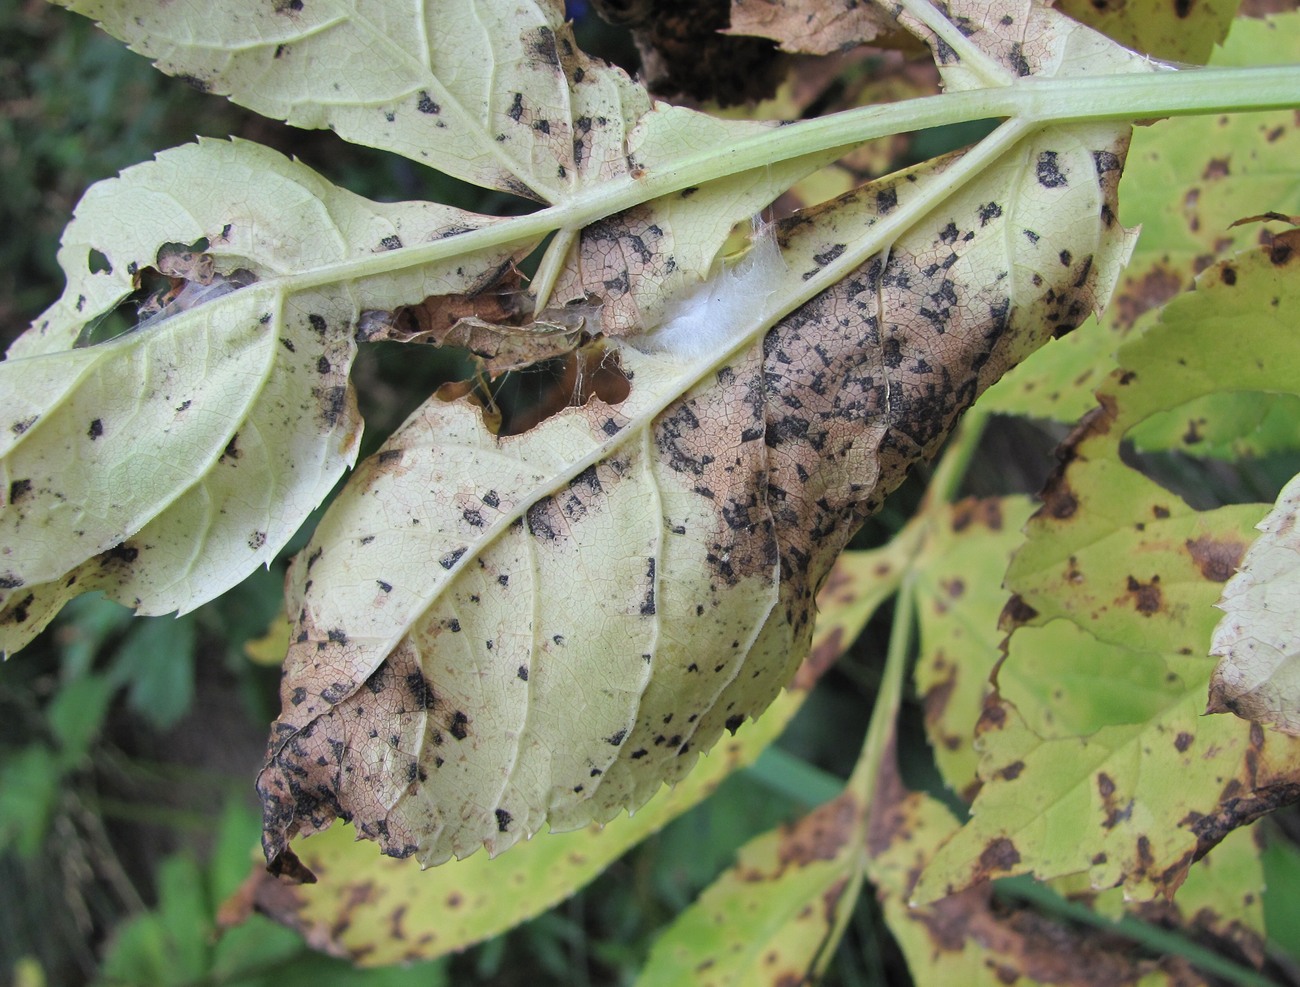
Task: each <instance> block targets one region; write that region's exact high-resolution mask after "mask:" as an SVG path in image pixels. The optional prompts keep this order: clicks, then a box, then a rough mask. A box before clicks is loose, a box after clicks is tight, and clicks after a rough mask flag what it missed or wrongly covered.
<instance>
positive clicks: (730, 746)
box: [231, 549, 897, 966]
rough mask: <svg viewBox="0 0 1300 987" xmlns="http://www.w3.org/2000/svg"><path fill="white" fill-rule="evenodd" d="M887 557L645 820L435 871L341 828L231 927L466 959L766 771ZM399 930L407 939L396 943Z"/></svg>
mask: <svg viewBox="0 0 1300 987" xmlns="http://www.w3.org/2000/svg"><path fill="white" fill-rule="evenodd" d="M887 554H888V550H887V549H886V550H882V551H877V552H852V553H846V554H845V555H843V556H841V557H840V559H839V561H838V562H837V563H836V566H835V569H834V570H833V571H832V573H831V577H830V579H829V580H828V581H827V585H826V587H825V589H823V591H822V593H821V594H820V596H819V598H818V606H819V613H818V618H817V630H816V632H815V634H814V635H813V645H812V649H811V651H810V653H809V656H808V658H807V659H806V660H805V661H804V663H803V664H802V665H801V666H800V667H799V671H798V672H797V673H796V674H795V676H794V678H793V680H792V681H791V683H790V686H789V687H788V688H787V689H786V690H785V691H784V692H783V693H782V694H781V695H780V696H778V697H777V698H776V699H775V700H774V701H773V703H772V705H771V706H769V707H768V708H767V710H766V711H765V712H764V713H763V715H762V716H761V717H760V718H759V719H758V721H757V722H755V723H753V724H752V725H750V726H747V727H746V728H745V729H744V730H742V731H740V732H738V733H737V734H736V735H735V736H734V737H728V738H726V739H724V740H723V741H722V742H721V743H719V744H718V745H717V746H716V747H714V748H713V750H711V751H710V752H709V753H708V754H706V755H704V756H703V757H701V758H700V762H699V764H698V765H696V767H695V769H694V770H693V771H692V772H691V773H690V774H689V775H688V776H687V777H686V778H684V779H683V780H682V781H681V783H680V784H678V785H676V786H674V787H673V788H672V789H670V790H663V791H660V792H659V793H658V794H657V795H656V796H655V797H654V798H652V799H651V800H650V802H649V803H647V804H646V805H645V806H644V807H643V808H642V809H641V810H640V811H639V812H637V813H636V814H635V815H632V816H618V817H616V818H614V819H611V820H610V821H609V823H608V824H606V825H604V826H589V827H587V828H585V829H582V830H577V831H574V832H570V833H539V834H538V835H537V836H536V837H535V838H534V839H532V840H529V841H528V842H526V843H522V844H520V845H519V846H517V847H515V848H514V849H513V850H512V851H511V852H510V854H509V855H507V856H505V857H503V858H499V859H496V860H489V859H488V858H487V857H486V856H484V855H483V854H475V855H474V856H472V857H469V858H467V859H465V860H458V861H448V862H447V863H446V864H444V865H443V866H442V867H439V868H437V869H435V870H431V871H424V870H422V869H421V868H420V867H419V866H418V865H417V863H416V861H413V860H396V859H394V858H392V857H385V856H381V855H380V854H379V853H378V852H377V850H376V848H375V846H374V845H373V844H371V843H369V842H367V841H363V840H361V839H360V837H358V836H357V835H356V831H355V830H353V829H352V828H351V827H344V826H333V827H331V828H330V829H328V830H326V831H325V832H324V833H321V834H319V835H318V836H315V837H312V838H311V839H310V840H307V841H302V840H299V841H297V842H296V843H295V850H296V852H297V853H298V854H300V855H301V857H302V860H303V862H304V864H305V865H306V866H307V867H308V868H310V870H311V871H312V872H313V873H314V874H315V875H316V876H317V878H318V880H317V883H315V884H304V885H301V886H298V887H296V888H293V889H290V888H288V887H286V886H285V884H284V883H283V882H281V881H280V880H279V879H277V878H275V877H272V876H270V875H269V874H267V872H266V871H265V869H264V868H262V867H257V868H256V871H255V873H254V874H253V875H252V876H251V877H250V878H249V881H248V882H247V883H246V885H245V887H244V889H243V890H242V891H241V892H240V894H239V895H238V896H236V899H234V900H232V902H231V906H232V907H233V911H234V912H235V913H236V914H234V915H233V916H232V917H234V918H242V917H244V915H245V914H246V912H247V909H248V908H249V907H250V906H253V905H255V906H256V908H257V909H258V910H259V911H261V912H263V913H265V914H268V915H270V916H272V917H273V918H275V919H276V920H277V921H280V922H283V923H285V924H287V925H291V926H294V927H295V928H298V929H300V930H301V931H302V932H303V934H304V935H305V936H306V937H307V939H308V940H309V941H310V942H312V943H313V944H315V945H316V946H317V948H322V949H325V950H327V951H328V952H331V953H336V954H340V955H346V956H349V957H351V958H352V959H353V960H355V961H356V962H358V963H359V964H362V965H365V966H371V965H374V966H381V965H385V964H388V963H393V962H397V961H399V960H410V959H412V958H414V957H417V956H418V957H421V958H432V957H435V956H443V955H445V954H447V953H451V952H455V951H457V950H460V949H463V948H465V947H466V946H468V945H470V944H472V943H475V942H478V941H480V940H483V939H486V938H488V937H490V936H493V935H496V934H497V933H499V932H501V931H504V930H505V929H508V928H511V927H513V926H514V925H517V924H518V923H519V922H522V921H524V920H525V919H528V918H531V917H532V916H534V915H537V914H539V913H540V912H543V911H545V910H546V909H547V908H549V907H551V906H552V905H554V904H555V903H556V902H558V901H560V900H561V899H563V898H564V897H566V896H567V895H569V894H571V893H573V892H574V891H576V890H578V889H579V888H581V887H582V886H583V885H585V884H586V883H587V882H588V881H590V880H591V879H592V878H594V877H595V876H596V875H597V874H599V873H600V872H601V871H603V870H604V869H605V868H606V867H607V866H609V864H610V863H612V862H613V861H614V860H616V859H617V858H618V857H619V856H621V855H622V854H623V853H624V852H626V851H627V850H628V849H629V848H630V847H632V846H634V845H636V844H637V843H639V842H640V841H641V840H643V839H645V838H646V837H647V836H649V835H651V834H652V833H655V832H658V831H659V830H660V829H661V828H662V827H663V826H664V825H666V824H667V823H668V822H669V821H671V820H672V819H675V818H676V817H677V816H678V815H680V814H682V813H683V812H685V811H686V810H687V809H689V808H691V807H692V806H694V805H696V804H697V803H699V802H700V801H702V800H703V799H705V798H707V797H708V796H709V795H711V794H712V792H713V790H714V789H715V788H716V787H717V785H718V784H719V782H721V781H722V780H723V779H724V778H725V777H727V776H728V775H729V774H731V773H732V772H733V771H736V770H739V769H740V768H743V767H745V766H747V765H749V764H752V763H753V762H754V761H755V760H756V759H757V757H758V755H759V754H760V753H761V752H762V751H763V750H765V749H766V748H767V746H768V745H769V744H770V743H771V742H772V741H773V740H774V739H775V738H776V737H777V736H778V735H779V734H780V732H781V731H782V730H783V729H784V728H785V726H786V724H787V723H788V722H789V721H790V719H791V718H792V717H793V716H794V714H795V713H796V712H797V711H798V710H799V708H800V706H801V705H802V704H803V700H804V698H805V697H806V696H807V694H808V693H809V692H810V691H811V690H812V688H813V686H814V685H816V683H817V681H818V680H819V679H820V677H821V675H822V673H824V672H825V671H826V670H827V669H828V668H830V666H831V665H832V664H834V662H835V660H836V659H837V658H838V657H839V656H840V654H841V653H842V652H843V651H844V649H845V648H847V647H848V646H849V645H850V644H851V643H852V642H853V640H854V638H856V637H857V635H858V632H859V631H860V630H861V629H862V625H863V624H865V623H866V621H867V619H868V618H869V617H870V616H871V613H872V612H873V611H874V610H875V608H876V607H877V606H878V605H879V604H880V602H881V601H882V599H883V598H884V597H886V596H888V594H889V593H890V592H892V591H893V587H894V586H895V585H896V583H897V579H896V576H895V578H891V573H890V565H889V562H888V561H886V558H885V557H886V556H887ZM882 569H883V570H884V571H881V570H882ZM395 921H396V922H398V924H399V926H400V927H401V929H402V931H403V936H402V937H400V938H399V937H395V936H393V935H391V930H392V928H393V923H394V922H395Z"/></svg>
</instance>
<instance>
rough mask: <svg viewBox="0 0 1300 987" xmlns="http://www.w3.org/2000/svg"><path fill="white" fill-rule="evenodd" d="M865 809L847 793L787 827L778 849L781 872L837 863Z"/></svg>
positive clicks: (783, 831) (782, 834)
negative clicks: (830, 861) (818, 864)
mask: <svg viewBox="0 0 1300 987" xmlns="http://www.w3.org/2000/svg"><path fill="white" fill-rule="evenodd" d="M861 809H862V807H861V805H860V804H859V803H858V801H857V799H856V798H854V797H853V796H852V795H849V794H848V793H846V794H844V795H841V796H840V797H839V798H837V799H835V800H834V801H831V802H827V803H826V804H825V805H822V806H819V807H818V808H816V809H814V810H813V811H812V812H810V813H809V814H808V815H806V816H804V817H803V818H802V819H800V820H799V821H798V822H796V823H794V824H793V825H791V826H788V827H785V828H784V829H783V830H782V832H781V840H780V844H779V846H778V847H777V859H778V861H779V862H780V870H779V871H778V873H780V872H783V871H784V870H785V869H786V868H787V867H790V866H794V867H805V866H807V865H808V864H811V863H815V862H816V861H819V860H834V859H835V857H836V855H837V854H838V853H839V852H840V850H842V849H843V848H844V846H845V844H846V843H848V841H849V840H850V839H851V838H852V837H853V833H854V830H855V828H856V826H857V822H858V819H859V815H860V813H861Z"/></svg>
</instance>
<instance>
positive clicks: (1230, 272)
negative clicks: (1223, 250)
mask: <svg viewBox="0 0 1300 987" xmlns="http://www.w3.org/2000/svg"><path fill="white" fill-rule="evenodd" d="M1221 277H1222V278H1223V283H1224V284H1226V285H1227V286H1228V287H1229V288H1231V287H1232V286H1233V285H1235V284H1236V283H1237V271H1236V268H1233V267H1230V266H1228V265H1224V267H1223V273H1222V275H1221Z"/></svg>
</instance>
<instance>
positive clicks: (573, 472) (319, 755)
mask: <svg viewBox="0 0 1300 987" xmlns="http://www.w3.org/2000/svg"><path fill="white" fill-rule="evenodd" d="M1032 13H1033V18H1035V20H1033V24H1034V25H1035V26H1036V27H1042V26H1043V22H1041V21H1038V20H1037V18H1039V17H1043V18H1050V15H1049V14H1047V13H1046V12H1044V11H1042V10H1040V9H1038V8H1034V10H1033V12H1032ZM1057 26H1059V25H1057V23H1056V22H1053V21H1050V20H1048V21H1047V27H1048V28H1049V29H1054V28H1055V27H1057ZM1049 33H1050V31H1049ZM1066 37H1067V40H1068V39H1069V38H1070V37H1071V36H1070V35H1068V34H1067V35H1066ZM996 40H997V44H998V45H999V46H1001V47H1000V48H997V51H998V52H999V55H1000V56H1004V57H1006V58H1007V59H1014V58H1016V57H1019V58H1024V57H1025V55H1024V53H1023V51H1022V50H1021V49H1019V48H1016V47H1015V46H1014V44H1013V42H1012V41H1010V40H1008V39H1007V38H1005V37H999V38H997V39H996ZM1061 43H1062V45H1066V50H1067V52H1068V50H1070V49H1069V45H1067V44H1066V41H1062V42H1061ZM1075 43H1077V38H1076V39H1074V40H1073V41H1069V44H1070V45H1072V44H1075ZM1030 57H1033V58H1040V57H1041V59H1042V60H1043V62H1044V63H1047V64H1050V65H1051V66H1052V67H1053V68H1055V67H1057V66H1058V64H1059V63H1060V62H1061V60H1062V58H1064V56H1063V55H1062V52H1061V51H1060V50H1056V49H1052V48H1051V47H1050V46H1046V47H1045V48H1044V49H1043V50H1041V51H1039V52H1031V54H1030ZM1066 61H1067V62H1068V59H1066ZM1010 133H1014V134H1018V133H1020V131H1012V132H1010ZM1126 140H1127V128H1124V127H1114V126H1101V127H1098V126H1092V125H1088V126H1074V127H1065V128H1058V129H1055V130H1046V131H1041V132H1037V133H1031V134H1029V136H1027V137H1026V138H1025V139H1023V140H1016V139H1015V138H1014V137H1012V138H1010V139H1006V138H1002V137H999V138H997V139H996V141H995V143H994V144H992V145H991V147H992V148H993V150H989V151H980V149H978V148H977V149H976V151H975V152H972V156H971V157H970V158H969V159H967V158H963V157H962V156H956V157H952V158H948V159H943V160H940V161H938V162H934V163H931V164H930V165H927V166H923V167H921V168H919V169H914V170H913V171H911V172H907V173H902V174H900V175H896V176H891V177H890V178H888V179H883V180H881V181H880V182H878V183H873V184H872V185H869V186H866V187H864V188H863V189H859V190H856V191H855V192H854V193H850V194H849V195H846V196H844V197H841V198H840V199H839V200H836V201H834V202H833V203H829V204H826V205H825V206H823V207H819V208H816V209H813V210H808V211H806V212H805V213H803V214H801V215H799V216H797V217H795V218H794V219H792V220H791V221H789V222H788V223H786V224H783V225H782V226H781V227H779V228H778V229H777V230H776V231H775V236H776V239H777V242H778V243H779V245H780V246H781V248H782V256H783V258H784V262H785V266H786V270H785V271H784V272H783V273H782V274H781V275H780V277H779V284H777V285H776V286H775V287H774V288H770V286H769V288H770V290H771V298H770V300H769V306H770V309H771V311H772V314H770V315H765V314H764V311H765V310H762V309H758V307H757V306H756V309H757V310H756V311H754V312H752V313H749V314H747V315H744V316H743V317H741V319H740V320H739V321H738V323H737V324H736V325H735V326H734V327H730V332H729V334H728V335H726V336H724V337H723V338H724V343H725V345H721V346H719V347H718V348H717V350H716V351H714V352H710V353H708V354H706V355H705V356H704V357H695V358H686V359H683V358H676V357H675V356H674V354H672V353H667V354H647V353H641V352H639V351H638V350H637V349H636V348H635V346H634V345H626V344H624V345H622V346H621V347H620V355H621V358H622V364H623V367H624V370H625V372H627V373H628V375H629V377H630V379H631V381H632V388H631V394H630V396H629V398H628V399H627V400H626V401H625V402H623V403H622V404H620V405H618V406H617V407H610V406H608V405H605V404H603V403H602V402H599V401H593V402H590V403H588V404H587V405H586V406H584V407H582V408H573V409H568V410H567V411H566V412H563V413H561V414H560V415H558V416H556V417H555V418H553V419H550V420H548V421H546V422H544V423H542V424H541V425H540V426H538V427H537V428H535V429H534V430H532V431H531V432H528V433H525V434H523V435H520V436H509V437H501V438H497V437H494V436H491V435H490V434H488V433H487V432H486V431H485V430H484V429H483V428H482V426H481V423H480V422H479V419H478V414H477V412H476V411H475V410H474V409H472V408H469V407H466V406H464V405H447V404H442V403H438V402H431V403H429V404H427V405H426V406H425V407H424V408H423V409H421V410H420V411H419V412H417V413H416V415H414V416H413V417H412V419H411V420H409V421H408V423H407V425H406V426H404V427H403V429H402V430H400V431H399V432H398V433H397V434H396V435H395V436H394V437H393V439H392V440H390V442H389V444H388V445H387V446H386V447H385V449H383V450H381V452H380V453H378V454H377V456H376V457H375V458H374V459H373V460H371V461H370V462H369V463H367V464H365V465H363V466H362V467H361V468H360V470H359V471H358V473H357V474H356V476H355V477H354V479H353V482H352V483H351V484H350V486H349V489H348V490H346V491H345V492H344V493H343V494H342V496H341V497H340V498H339V500H338V501H336V503H335V504H334V506H333V507H332V508H331V510H330V512H329V513H328V514H327V516H326V518H325V519H324V521H323V522H322V525H321V527H320V529H318V533H317V536H316V538H315V539H314V541H313V543H312V545H309V546H308V548H307V549H306V550H305V551H304V553H303V554H302V556H300V558H299V560H298V563H297V564H296V565H295V569H294V571H293V573H292V575H291V579H290V585H291V588H290V597H291V613H295V614H296V619H297V626H296V629H295V639H296V643H295V644H294V645H293V646H292V647H291V649H290V654H289V658H288V660H287V663H286V678H285V681H284V685H283V690H282V696H283V699H284V709H283V712H282V716H281V719H280V721H279V722H278V723H277V724H276V726H275V728H274V731H273V735H272V740H271V744H270V748H269V753H268V763H267V767H266V769H265V770H264V771H263V774H262V776H261V778H260V780H259V791H260V792H261V794H262V797H263V803H264V807H265V811H266V822H267V832H266V838H265V846H266V850H267V853H268V858H269V859H270V860H271V861H272V866H273V868H275V867H280V868H284V869H288V870H290V871H293V870H294V869H295V864H296V861H295V859H294V858H293V855H292V851H290V850H289V849H288V839H289V838H290V837H292V836H293V835H295V834H297V833H311V832H313V831H317V830H319V829H321V828H324V827H325V826H327V825H329V823H330V821H331V820H332V819H333V818H335V817H336V816H342V817H344V818H349V819H351V820H352V821H353V822H354V823H355V824H356V826H357V828H358V831H359V832H360V833H361V834H363V835H366V836H369V837H372V838H375V839H377V840H378V841H379V842H380V843H381V846H382V847H383V848H384V849H385V851H386V852H388V853H391V854H396V855H415V856H417V857H419V859H421V860H422V861H423V862H426V863H434V862H438V861H441V860H445V859H447V858H448V857H449V856H453V855H455V856H463V855H465V854H468V853H472V852H473V851H474V850H475V849H477V848H478V847H479V846H486V847H487V848H488V849H489V850H490V851H493V852H499V851H500V850H503V849H505V848H506V847H508V846H509V845H511V844H512V843H513V842H515V841H516V840H518V839H519V838H521V836H526V835H531V834H532V833H534V832H536V831H538V830H540V829H541V828H542V827H543V826H544V825H547V824H549V825H550V826H552V827H553V828H562V827H563V828H571V827H576V826H580V825H583V824H585V823H587V822H589V821H592V820H596V821H600V820H604V819H608V818H610V817H612V815H613V814H615V813H616V812H618V811H619V810H620V809H622V808H624V807H635V806H636V805H638V804H640V803H641V802H643V801H644V800H645V799H647V798H649V797H650V795H652V794H653V793H654V791H655V790H656V789H657V788H658V787H659V785H661V784H662V783H663V782H664V781H665V780H668V781H671V780H674V779H676V778H679V777H681V775H682V774H683V773H684V772H685V771H686V770H687V769H688V768H689V766H690V765H691V763H693V761H694V760H695V758H696V757H697V756H698V753H699V751H700V750H701V749H702V748H707V747H708V746H709V745H711V743H712V742H713V741H714V739H715V738H716V737H717V736H718V735H719V734H720V733H721V731H722V730H723V729H726V728H731V729H735V728H737V727H739V726H740V725H741V724H742V723H743V722H744V721H745V720H746V719H749V718H752V717H753V716H755V715H757V713H758V712H759V711H761V710H762V709H763V708H764V707H765V706H766V705H767V703H768V702H770V701H771V699H772V697H773V696H775V694H776V692H777V691H778V690H779V688H780V685H781V683H782V682H783V681H784V679H785V678H786V677H788V676H789V674H791V672H792V671H793V669H794V667H795V666H796V665H797V663H798V661H799V659H800V658H801V657H802V655H803V654H804V653H806V650H807V647H808V640H809V634H810V631H811V616H812V599H813V595H814V593H815V591H816V589H817V587H818V586H819V585H820V583H821V582H822V581H823V580H824V578H825V576H826V573H827V571H828V569H829V566H830V563H831V561H832V560H833V559H834V557H835V555H836V554H838V552H839V550H840V548H841V547H842V546H843V544H844V542H845V540H846V539H847V537H848V536H849V534H851V532H852V531H853V530H854V529H855V528H856V527H857V525H858V524H859V523H860V522H861V520H862V519H863V518H864V517H866V516H867V515H869V514H870V513H872V512H873V511H874V510H875V509H876V508H877V507H878V506H879V504H880V502H881V500H882V499H883V497H884V496H885V494H886V493H887V492H888V491H889V490H892V489H893V487H894V486H896V485H897V483H898V482H900V481H901V479H902V477H903V476H904V475H905V473H906V470H907V469H908V467H909V466H910V465H911V464H912V463H913V462H915V461H917V460H919V459H922V458H925V457H927V456H929V455H931V454H932V453H933V452H934V450H935V449H936V448H937V447H938V445H939V443H940V442H941V441H942V440H943V438H944V436H945V435H946V434H947V431H948V430H949V429H950V428H951V427H952V425H953V423H954V422H955V421H956V419H957V417H958V415H959V414H960V413H961V411H962V410H963V409H964V408H965V407H967V406H968V405H969V403H970V402H972V401H973V400H974V399H975V397H976V396H977V395H978V394H979V393H980V391H981V390H983V388H985V387H987V386H988V384H990V383H991V382H992V381H993V380H995V379H996V378H997V377H998V376H999V375H1000V374H1001V373H1002V372H1003V371H1004V370H1005V369H1006V368H1007V367H1008V366H1011V365H1013V364H1014V363H1015V362H1016V361H1017V360H1018V359H1020V358H1021V357H1022V356H1023V355H1024V354H1025V353H1027V352H1029V351H1032V350H1033V349H1034V348H1036V347H1037V346H1039V345H1041V344H1042V343H1043V342H1044V341H1045V340H1046V339H1047V338H1048V337H1049V336H1050V335H1051V334H1052V333H1053V332H1054V331H1064V330H1065V329H1067V328H1069V327H1071V326H1073V325H1075V324H1077V323H1078V322H1079V321H1081V320H1082V319H1083V318H1084V317H1085V316H1086V315H1087V314H1088V313H1089V312H1091V311H1093V310H1094V309H1096V308H1097V307H1098V306H1099V304H1100V303H1101V302H1102V301H1103V300H1104V298H1105V296H1106V295H1107V294H1108V292H1109V289H1110V286H1111V285H1113V283H1114V279H1115V277H1116V275H1117V271H1118V268H1119V266H1120V265H1121V264H1122V262H1123V259H1124V257H1125V256H1126V255H1127V251H1128V248H1129V246H1130V240H1129V237H1128V235H1127V234H1126V233H1125V232H1124V231H1123V230H1122V228H1120V227H1119V226H1118V224H1117V223H1116V222H1115V219H1114V217H1115V203H1114V198H1113V197H1114V187H1115V183H1116V182H1117V180H1118V176H1119V170H1120V167H1121V165H1122V157H1123V153H1124V150H1125V146H1126ZM998 141H1000V143H999V142H998ZM981 154H984V155H985V157H981ZM1008 187H1009V188H1010V189H1011V191H1010V192H1009V193H1008ZM1062 214H1068V215H1070V216H1074V217H1077V219H1076V221H1075V222H1072V223H1063V222H1062V221H1061V219H1060V216H1061V215H1062ZM1048 217H1051V222H1050V223H1049V222H1048ZM923 220H924V222H923ZM725 273H727V272H724V274H725ZM818 279H824V280H825V281H826V282H827V283H830V284H831V285H832V287H829V288H827V289H824V290H822V291H821V292H820V293H818V294H815V296H810V293H809V289H806V288H805V286H806V285H808V284H813V285H817V284H819V281H818ZM703 290H708V286H706V287H705V289H703ZM805 300H806V301H805ZM801 302H804V304H802V306H801V307H799V308H797V309H796V310H795V311H793V312H791V314H789V315H787V316H786V317H785V318H783V319H781V320H780V321H778V322H776V324H775V325H773V319H774V318H775V314H776V313H779V312H785V311H789V310H790V309H792V308H794V307H795V306H796V305H799V304H800V303H801ZM769 326H770V327H771V328H770V330H769ZM633 342H635V339H634V340H633ZM431 571H432V575H430V572H431Z"/></svg>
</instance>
